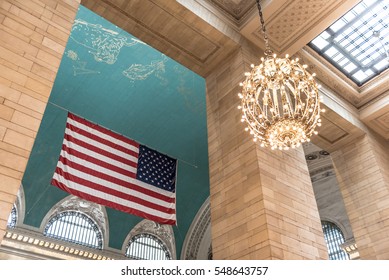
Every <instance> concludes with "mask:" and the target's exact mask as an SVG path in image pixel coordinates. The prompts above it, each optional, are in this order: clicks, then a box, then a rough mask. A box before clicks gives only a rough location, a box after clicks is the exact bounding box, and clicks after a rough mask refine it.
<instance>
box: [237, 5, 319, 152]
mask: <svg viewBox="0 0 389 280" xmlns="http://www.w3.org/2000/svg"><path fill="white" fill-rule="evenodd" d="M257 6H258V9H259V15H260V19H261V23H262V31H263V33H264V40H265V43H266V50H265V57H261V59H260V62H261V63H260V64H259V65H257V66H255V65H254V64H252V65H251V72H247V73H245V76H246V78H245V80H244V81H243V82H241V83H240V86H241V87H242V91H241V92H240V93H239V97H240V99H241V105H240V110H242V112H243V117H242V122H245V123H246V125H248V126H247V127H246V129H247V130H248V131H250V134H251V135H252V136H253V139H254V141H255V142H259V143H260V146H261V147H270V148H271V149H272V150H275V149H278V150H288V149H289V148H296V147H300V145H301V143H304V142H309V141H310V138H311V136H312V135H316V134H318V132H317V131H316V127H317V126H321V119H320V112H324V109H320V102H322V97H320V98H319V85H318V84H317V83H316V82H315V79H314V78H313V77H315V75H316V74H315V73H313V74H310V73H309V72H308V71H307V70H306V69H307V68H308V66H307V65H301V64H299V62H298V61H299V59H298V58H295V59H289V55H285V58H281V57H277V55H276V54H275V53H273V52H272V51H271V50H270V48H269V46H268V39H267V36H266V32H265V31H266V30H265V27H264V22H263V17H262V12H261V7H260V4H259V0H257Z"/></svg>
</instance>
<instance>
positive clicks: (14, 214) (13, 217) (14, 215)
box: [7, 204, 18, 228]
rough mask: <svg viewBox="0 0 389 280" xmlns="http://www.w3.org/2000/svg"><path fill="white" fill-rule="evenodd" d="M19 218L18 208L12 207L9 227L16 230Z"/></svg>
mask: <svg viewBox="0 0 389 280" xmlns="http://www.w3.org/2000/svg"><path fill="white" fill-rule="evenodd" d="M17 218H18V212H17V210H16V206H15V204H14V206H13V207H12V210H11V213H10V214H9V216H8V222H7V227H8V228H14V227H15V226H16V221H17Z"/></svg>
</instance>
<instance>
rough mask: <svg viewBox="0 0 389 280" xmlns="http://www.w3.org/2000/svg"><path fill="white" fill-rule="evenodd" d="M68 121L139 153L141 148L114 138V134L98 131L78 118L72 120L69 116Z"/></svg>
mask: <svg viewBox="0 0 389 280" xmlns="http://www.w3.org/2000/svg"><path fill="white" fill-rule="evenodd" d="M68 123H70V124H72V125H74V126H76V127H79V128H81V129H82V130H85V131H88V132H90V133H92V134H94V135H96V136H99V137H101V138H104V139H107V140H109V141H111V142H114V143H116V144H118V145H120V146H123V147H125V148H127V149H129V150H132V151H134V152H136V153H139V149H138V148H137V147H134V146H133V145H131V144H128V143H126V142H124V141H122V140H119V139H116V138H114V137H112V136H110V135H108V134H105V133H103V132H100V131H98V130H96V129H93V128H92V127H89V126H87V125H85V124H82V123H79V122H77V121H76V120H72V119H71V118H68ZM112 133H114V132H112Z"/></svg>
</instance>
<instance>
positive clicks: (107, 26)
mask: <svg viewBox="0 0 389 280" xmlns="http://www.w3.org/2000/svg"><path fill="white" fill-rule="evenodd" d="M68 112H72V113H74V114H76V115H78V116H80V117H83V118H85V119H87V120H89V121H91V122H94V123H97V124H99V125H101V126H103V127H106V128H108V129H110V130H112V131H114V132H117V133H119V134H122V135H124V136H126V137H128V138H131V139H133V140H135V141H137V142H139V143H141V144H144V145H146V146H148V147H150V148H152V149H155V150H157V151H159V152H161V153H164V154H167V155H169V156H170V157H173V158H176V159H178V173H177V186H176V197H177V205H176V207H177V223H178V225H177V226H175V227H174V231H175V234H176V236H175V237H176V243H177V255H178V256H179V255H180V251H181V247H182V243H183V241H184V238H185V235H186V232H187V230H188V228H189V226H190V223H191V221H192V220H193V218H194V216H195V215H196V212H197V210H198V209H199V208H200V206H201V205H202V203H203V202H204V201H205V199H206V198H207V197H208V196H209V174H208V150H207V149H208V148H207V125H206V104H205V81H204V79H203V78H202V77H200V76H198V75H196V74H195V73H193V72H192V71H190V70H189V69H187V68H185V67H184V66H182V65H180V64H178V63H177V62H175V61H174V60H172V59H170V58H169V57H167V56H165V55H163V54H162V53H160V52H158V51H156V50H155V49H153V48H152V47H150V46H148V45H147V44H145V43H143V42H141V41H140V40H138V39H137V38H135V37H133V36H131V35H130V34H128V33H126V32H124V31H123V30H121V29H119V28H118V27H116V26H114V25H113V24H111V23H109V22H107V21H106V20H105V19H103V18H101V17H99V16H97V15H96V14H94V13H92V12H91V11H89V10H88V9H86V8H85V7H83V6H80V9H79V12H78V14H77V17H76V20H75V23H74V25H73V28H72V32H71V35H70V38H69V41H68V44H67V46H66V49H65V53H64V56H63V59H62V62H61V65H60V68H59V71H58V75H57V77H56V80H55V83H54V87H53V90H52V93H51V96H50V99H49V103H48V105H47V108H46V111H45V113H44V116H43V120H42V123H41V127H40V129H39V132H38V135H37V138H36V141H35V144H34V147H33V150H32V153H31V156H30V159H29V162H28V165H27V169H26V172H25V175H24V177H23V187H24V192H25V202H26V213H25V220H24V223H25V224H27V225H30V226H34V227H39V226H40V224H41V223H42V219H43V217H44V216H45V215H46V214H47V212H48V211H49V210H50V209H51V208H52V207H53V205H55V204H56V203H57V202H58V201H59V200H61V199H63V198H64V197H66V196H67V195H68V194H67V193H65V192H63V191H62V190H59V189H58V188H56V187H54V186H52V185H50V180H51V177H52V175H53V173H54V170H55V166H56V163H57V160H58V157H59V153H60V149H61V145H62V140H63V135H64V129H65V122H66V117H67V113H68ZM107 213H108V218H109V225H110V240H109V246H110V247H112V248H116V249H121V248H122V245H123V241H124V239H125V237H126V236H127V234H128V232H129V231H130V230H131V228H132V227H133V226H135V225H136V224H137V223H138V222H139V221H140V220H141V219H140V218H139V217H135V216H132V215H129V214H126V213H122V212H118V211H116V210H113V209H107Z"/></svg>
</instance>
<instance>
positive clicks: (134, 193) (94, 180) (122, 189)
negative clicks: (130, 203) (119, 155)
mask: <svg viewBox="0 0 389 280" xmlns="http://www.w3.org/2000/svg"><path fill="white" fill-rule="evenodd" d="M57 167H59V168H61V169H62V170H64V171H65V172H67V173H69V174H72V175H74V176H77V177H79V178H82V179H84V180H87V181H89V182H92V183H95V184H99V185H102V186H104V187H107V188H110V189H112V190H116V191H119V192H122V193H125V194H129V195H132V196H135V197H139V198H142V199H143V200H146V201H150V202H152V203H154V204H158V205H160V206H163V207H169V208H171V203H169V202H166V201H163V200H160V199H158V198H155V197H152V196H149V195H147V194H144V193H141V192H138V191H136V190H133V189H129V188H126V187H123V186H120V185H118V184H115V183H113V182H110V181H107V180H104V179H101V178H99V177H95V176H93V175H92V174H89V173H84V172H82V171H80V170H77V169H74V168H72V167H70V166H68V165H64V164H63V163H62V162H60V161H59V162H58V164H57ZM127 181H128V182H129V183H132V184H134V185H138V186H139V185H140V184H143V185H146V184H144V183H143V182H140V181H139V180H136V179H132V178H128V179H127ZM69 184H73V182H69ZM142 187H144V186H142ZM144 188H146V189H147V188H149V189H151V188H153V191H155V192H157V193H159V194H161V196H165V197H168V198H172V197H174V196H175V194H174V193H172V192H168V191H165V190H162V189H159V188H156V187H153V186H150V185H149V186H148V187H144Z"/></svg>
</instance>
